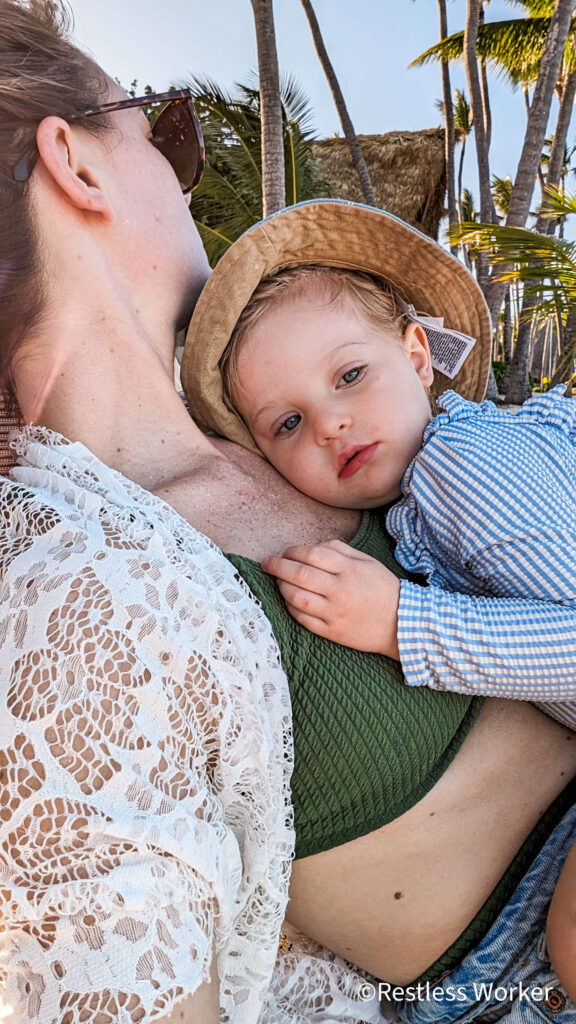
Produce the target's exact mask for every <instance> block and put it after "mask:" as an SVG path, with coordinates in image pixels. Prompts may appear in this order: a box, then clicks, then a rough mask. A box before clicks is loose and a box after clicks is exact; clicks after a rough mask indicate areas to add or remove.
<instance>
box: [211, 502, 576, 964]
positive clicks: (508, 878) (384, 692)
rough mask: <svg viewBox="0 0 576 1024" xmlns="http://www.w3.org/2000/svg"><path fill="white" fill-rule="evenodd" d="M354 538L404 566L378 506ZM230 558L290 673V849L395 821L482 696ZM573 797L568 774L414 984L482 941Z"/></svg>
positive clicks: (322, 846)
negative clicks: (314, 623) (327, 622)
mask: <svg viewBox="0 0 576 1024" xmlns="http://www.w3.org/2000/svg"><path fill="white" fill-rule="evenodd" d="M351 544H352V546H353V547H355V548H358V549H359V550H360V551H364V552H365V553H366V554H368V555H372V556H373V557H375V558H378V559H379V560H380V561H381V562H383V563H384V565H386V566H388V568H389V569H391V570H392V572H394V573H396V575H397V576H402V575H406V574H405V573H403V571H402V570H401V569H400V567H399V565H398V564H397V563H396V562H395V560H394V555H393V542H392V540H391V539H390V537H389V536H388V534H387V533H386V531H385V529H384V528H383V526H382V524H381V522H380V521H379V519H378V518H376V516H373V515H370V514H369V513H367V512H365V513H364V514H363V517H362V522H361V525H360V529H359V531H358V533H357V534H356V536H355V537H354V539H353V540H352V541H351ZM227 557H228V558H229V559H230V561H231V562H233V564H234V565H235V566H236V568H237V569H238V571H239V573H240V575H241V576H243V578H244V579H245V580H246V582H247V583H248V586H249V587H250V589H251V590H252V592H253V593H254V594H255V595H256V597H257V598H258V599H259V600H260V602H261V604H262V607H263V609H264V612H265V613H266V615H267V616H268V618H269V619H270V622H271V624H272V628H273V630H274V634H275V636H276V639H277V640H278V645H279V647H280V653H281V658H282V664H283V666H284V669H285V671H286V675H287V676H288V682H289V685H290V695H291V698H292V715H293V722H294V773H293V775H292V802H293V806H294V819H295V826H296V856H297V857H306V856H308V855H310V854H313V853H319V852H320V851H321V850H329V849H331V848H332V847H334V846H339V845H340V844H341V843H346V842H348V841H349V840H351V839H356V838H357V837H358V836H362V835H365V834H366V833H368V832H372V831H373V830H374V829H377V828H379V827H380V826H381V825H385V824H386V823H387V822H389V821H393V820H394V819H395V818H397V817H399V815H401V814H403V813H404V812H405V811H407V810H409V808H410V807H413V806H414V804H416V803H418V801H419V800H420V799H421V798H422V797H423V796H424V795H425V794H426V793H427V792H428V791H429V790H430V789H431V788H432V786H433V785H434V783H435V782H436V780H437V779H439V778H440V776H441V775H442V774H443V772H444V771H445V770H446V768H447V766H448V765H449V763H450V761H451V760H452V758H453V757H454V755H455V754H456V751H457V750H458V747H459V746H460V744H461V743H462V741H463V739H464V737H465V736H466V733H467V732H468V730H469V729H470V726H471V725H472V723H473V721H474V719H475V718H476V715H477V714H478V711H479V710H480V707H481V704H482V698H479V697H466V696H463V695H462V694H455V693H444V692H438V691H435V690H428V689H427V688H426V687H421V686H418V687H411V686H406V684H405V683H404V677H403V675H402V672H401V670H400V666H399V664H398V662H395V661H391V660H389V659H387V658H383V657H382V656H381V655H373V654H362V653H360V652H358V651H353V650H351V649H350V648H348V647H340V646H338V645H337V644H333V643H330V642H329V641H328V640H324V639H323V638H321V637H317V636H314V635H313V634H312V633H309V632H308V630H306V629H304V628H303V627H302V626H300V625H298V623H297V622H296V621H295V620H294V619H292V617H291V616H290V615H289V614H288V612H287V611H286V608H285V606H284V602H283V601H282V598H281V597H280V593H279V591H278V589H277V587H276V584H275V583H274V581H273V580H272V579H271V578H270V577H269V576H267V575H266V574H265V573H264V572H262V570H261V568H260V566H259V565H258V563H257V562H254V561H252V559H250V558H242V557H241V556H239V555H228V556H227ZM367 602H369V595H367ZM367 613H368V612H367ZM575 798H576V780H574V781H572V782H571V783H569V785H568V786H567V787H566V789H565V790H564V791H563V792H562V793H561V794H560V796H559V797H557V799H556V800H555V801H554V803H553V804H552V806H551V807H549V808H548V810H547V811H545V813H544V814H543V816H542V818H541V819H540V821H539V822H538V823H537V825H536V826H535V828H534V829H533V831H532V832H531V833H530V835H529V836H528V837H527V839H526V840H525V842H524V843H523V845H522V847H521V848H520V850H519V851H518V853H517V855H516V857H515V858H514V860H513V861H512V864H511V865H510V866H509V867H508V869H507V871H506V872H505V873H504V875H503V877H502V878H501V879H500V881H499V882H498V883H497V885H496V886H495V887H494V889H493V891H492V892H491V893H490V895H489V897H488V899H487V900H486V902H485V903H484V904H483V906H482V907H481V908H480V910H479V911H478V913H477V914H476V916H475V918H474V919H473V921H471V922H470V923H469V924H468V925H467V927H466V928H465V929H464V931H463V932H462V934H461V935H459V936H458V938H457V939H456V941H455V942H453V943H452V945H451V946H450V948H449V949H448V950H446V952H445V953H444V954H443V955H442V956H441V957H439V958H438V959H437V960H436V961H435V963H434V964H432V965H431V966H430V967H429V968H428V969H427V970H426V971H425V972H424V973H423V974H422V975H421V976H420V977H419V978H417V979H416V980H415V981H414V982H412V984H417V983H424V982H427V981H430V982H434V981H438V980H439V978H441V977H444V975H445V974H446V973H447V972H448V971H450V970H452V969H453V968H454V967H455V966H456V965H457V964H459V963H461V961H462V959H463V957H464V956H465V955H466V954H467V953H468V952H469V951H470V950H471V949H473V948H474V947H475V946H476V945H477V944H478V942H480V940H481V939H482V938H483V936H484V935H486V933H487V931H488V929H489V928H490V927H491V925H492V923H493V921H495V920H496V918H497V916H498V914H499V913H500V911H501V910H502V908H503V907H504V906H505V904H506V903H507V901H508V900H509V899H510V896H511V894H512V892H513V891H514V889H515V888H516V886H517V885H518V883H519V882H520V880H521V878H522V877H523V875H524V873H525V872H526V870H527V869H528V867H529V865H530V864H531V863H532V860H533V859H534V857H535V856H536V854H537V853H538V852H539V850H540V849H541V848H542V846H543V845H544V843H545V842H546V839H547V837H548V836H549V835H550V833H551V832H552V830H553V828H555V826H556V824H557V823H558V821H560V819H561V817H562V815H563V814H564V813H565V812H566V810H567V809H568V807H570V806H571V805H572V803H573V802H574V799H575Z"/></svg>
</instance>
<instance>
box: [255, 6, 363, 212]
mask: <svg viewBox="0 0 576 1024" xmlns="http://www.w3.org/2000/svg"><path fill="white" fill-rule="evenodd" d="M255 2H256V0H252V3H255ZM302 7H303V8H304V11H305V14H306V17H307V18H308V24H309V25H310V31H311V33H312V39H313V41H314V46H315V48H316V53H317V54H318V57H319V59H320V63H321V65H322V69H323V71H324V74H325V75H326V78H327V79H328V85H329V86H330V91H331V93H332V96H333V99H334V103H335V104H336V110H337V111H338V117H339V118H340V124H341V125H342V131H343V132H344V137H345V139H346V141H347V143H348V148H349V149H350V155H351V156H352V161H353V163H354V166H355V168H356V171H357V173H358V177H359V179H360V185H361V186H362V193H363V195H364V199H365V200H366V202H367V203H368V205H369V206H378V201H377V199H376V193H375V192H374V186H373V184H372V179H371V178H370V171H369V170H368V165H367V163H366V161H365V159H364V154H363V153H362V150H361V148H360V143H359V142H358V136H357V135H356V132H355V131H354V125H353V124H352V120H351V118H350V114H349V113H348V109H347V107H346V103H345V100H344V95H343V93H342V90H341V88H340V84H339V82H338V79H337V78H336V73H335V71H334V68H333V67H332V63H331V61H330V58H329V56H328V51H327V50H326V47H325V45H324V40H323V38H322V33H321V31H320V25H319V24H318V18H317V17H316V14H315V13H314V8H313V7H312V3H311V0H302Z"/></svg>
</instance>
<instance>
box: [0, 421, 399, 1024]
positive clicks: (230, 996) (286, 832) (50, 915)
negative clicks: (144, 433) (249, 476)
mask: <svg viewBox="0 0 576 1024" xmlns="http://www.w3.org/2000/svg"><path fill="white" fill-rule="evenodd" d="M17 450H18V452H19V454H20V456H21V460H20V461H21V464H20V465H19V466H17V467H15V468H14V470H13V471H12V473H11V479H10V480H3V481H2V483H1V484H0V703H1V707H0V748H1V749H0V766H1V774H2V787H1V789H0V849H1V853H0V898H1V899H2V904H3V905H2V934H1V939H0V982H1V983H2V986H3V996H2V998H3V1004H2V1005H3V1007H4V1008H5V1009H6V1011H7V1010H8V1009H11V1010H12V1016H11V1017H10V1018H9V1019H11V1020H14V1022H16V1021H18V1022H20V1021H31V1022H39V1024H80V1022H81V1021H82V1022H84V1021H89V1022H92V1021H95V1020H98V1021H100V1020H102V1021H106V1022H111V1024H112V1022H113V1024H139V1022H146V1021H149V1020H150V1021H153V1020H154V1019H156V1018H158V1017H161V1016H162V1015H164V1014H167V1013H168V1012H169V1011H170V1010H171V1008H172V1007H173V1006H174V1005H175V1004H176V1003H177V1002H178V1001H179V1000H180V999H181V998H183V997H184V996H185V995H187V994H189V993H191V992H193V991H194V990H195V989H196V988H197V987H198V985H199V984H200V983H201V981H202V980H203V979H206V978H207V977H208V976H209V973H210V962H211V955H212V949H214V951H215V953H216V955H217V964H218V974H219V978H220V1001H221V1021H222V1022H231V1024H248V1022H254V1024H255V1022H257V1021H259V1022H261V1024H304V1022H309V1021H325V1022H329V1021H340V1022H356V1021H358V1020H359V1019H361V1018H362V1019H365V1020H367V1021H377V1020H381V1019H382V1018H381V1017H380V1015H379V1012H378V1008H377V1001H376V1000H375V999H370V1000H368V1001H363V1000H362V995H363V994H364V996H365V995H366V990H363V991H361V990H360V989H361V985H362V982H363V976H362V975H361V974H359V973H357V972H355V971H352V970H350V969H349V968H348V966H347V965H346V964H345V962H344V961H341V960H340V959H339V958H338V957H335V956H333V955H331V954H327V953H326V952H325V951H323V950H321V949H319V947H315V946H313V945H310V946H309V948H308V949H303V950H300V951H294V953H291V954H290V955H288V956H285V957H281V958H280V959H279V961H278V966H277V970H276V972H275V974H274V981H273V983H272V984H271V976H272V973H273V969H274V962H275V958H276V951H277V945H278V935H279V931H280V925H281V922H282V919H283V915H284V910H285V905H286V899H287V886H288V874H289V862H290V858H291V856H292V851H293V832H292V825H291V811H290V805H289V788H288V784H289V776H290V771H291V766H292V745H291V736H290V707H289V698H288V691H287V687H286V681H285V677H284V675H283V672H282V671H281V668H280V663H279V657H278V650H277V647H276V643H275V641H274V638H273V636H272V634H271V631H270V627H269V625H268V622H267V620H266V619H265V617H264V616H263V614H262V612H261V610H260V609H259V607H258V605H257V603H256V602H255V600H254V599H253V598H252V596H251V595H250V593H249V591H248V590H247V588H246V586H245V585H244V584H243V582H242V581H241V580H239V579H238V578H237V576H236V575H235V571H234V569H233V567H232V566H231V565H230V564H229V563H228V562H227V561H226V560H225V559H224V558H223V556H222V555H221V553H220V552H219V551H218V549H217V548H215V547H214V545H213V544H211V542H210V541H208V540H207V539H206V538H205V537H203V536H202V535H201V534H199V533H197V532H196V531H195V530H194V529H193V528H192V527H190V526H189V525H188V523H187V522H185V521H184V520H183V519H182V518H181V517H180V516H179V515H178V514H177V513H176V512H174V511H173V510H172V509H171V508H170V507H169V506H167V505H165V504H164V503H163V502H161V501H160V500H159V499H157V498H155V497H154V496H153V495H151V494H149V493H148V492H146V491H144V490H142V489H141V488H140V487H138V486H136V485H135V484H133V483H131V482H129V481H128V480H126V479H125V478H124V477H122V476H121V475H120V474H118V473H115V472H113V471H112V470H110V469H108V468H107V467H106V466H104V465H103V464H102V463H101V462H99V461H98V460H97V459H96V458H94V456H92V455H91V454H90V452H88V451H87V450H86V449H85V448H84V447H83V446H82V445H79V444H72V443H70V442H67V441H66V440H65V439H64V438H62V437H61V436H59V435H55V434H52V433H51V432H48V431H45V430H39V429H32V428H28V429H27V430H26V431H25V432H24V433H23V434H22V435H21V436H20V438H19V439H18V441H17Z"/></svg>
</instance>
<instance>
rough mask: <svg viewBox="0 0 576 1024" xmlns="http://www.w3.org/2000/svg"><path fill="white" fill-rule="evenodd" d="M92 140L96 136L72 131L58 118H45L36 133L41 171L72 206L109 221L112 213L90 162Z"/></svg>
mask: <svg viewBox="0 0 576 1024" xmlns="http://www.w3.org/2000/svg"><path fill="white" fill-rule="evenodd" d="M83 134H84V135H88V138H83V137H82V135H83ZM94 141H96V139H95V136H91V135H89V134H88V133H86V132H84V133H82V132H81V131H79V130H77V129H76V130H75V129H74V128H72V127H71V126H70V125H69V124H68V122H67V121H64V120H63V118H61V117H45V118H44V120H43V121H41V122H40V124H39V125H38V128H37V131H36V145H37V147H38V152H39V154H40V160H41V161H42V164H43V166H44V169H45V171H46V172H47V173H48V174H49V175H50V177H51V179H52V181H53V182H54V184H55V185H56V186H57V187H58V188H59V189H60V190H61V191H62V192H63V193H64V195H65V196H66V198H67V199H68V201H69V202H70V203H71V204H72V206H74V207H76V209H78V210H85V211H86V212H87V213H98V214H100V215H101V216H102V217H104V219H105V220H112V219H113V217H114V214H113V211H112V208H111V206H110V203H109V201H108V198H107V196H106V193H105V192H104V190H103V189H102V187H101V184H100V181H99V178H98V173H97V162H96V161H93V160H91V159H90V157H91V156H93V149H94V147H93V146H91V145H90V143H92V142H94Z"/></svg>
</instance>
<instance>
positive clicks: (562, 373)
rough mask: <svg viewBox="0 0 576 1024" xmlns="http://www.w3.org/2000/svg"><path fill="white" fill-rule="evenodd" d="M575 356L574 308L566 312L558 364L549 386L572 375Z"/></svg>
mask: <svg viewBox="0 0 576 1024" xmlns="http://www.w3.org/2000/svg"><path fill="white" fill-rule="evenodd" d="M575 358H576V309H573V310H572V311H571V312H570V313H569V314H568V319H567V321H566V326H565V328H564V333H563V336H562V347H561V350H560V356H559V359H558V365H557V367H556V369H555V371H554V374H553V376H552V380H551V381H550V387H551V388H553V387H555V386H556V384H561V383H562V381H565V380H568V379H569V378H571V377H572V375H573V371H574V359H575Z"/></svg>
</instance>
